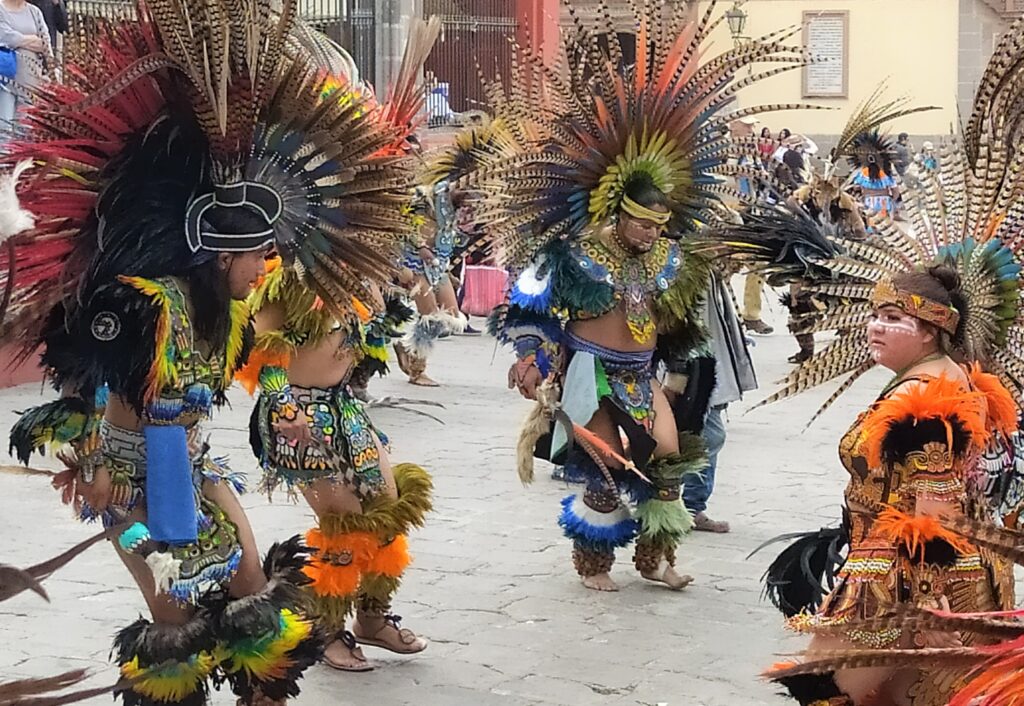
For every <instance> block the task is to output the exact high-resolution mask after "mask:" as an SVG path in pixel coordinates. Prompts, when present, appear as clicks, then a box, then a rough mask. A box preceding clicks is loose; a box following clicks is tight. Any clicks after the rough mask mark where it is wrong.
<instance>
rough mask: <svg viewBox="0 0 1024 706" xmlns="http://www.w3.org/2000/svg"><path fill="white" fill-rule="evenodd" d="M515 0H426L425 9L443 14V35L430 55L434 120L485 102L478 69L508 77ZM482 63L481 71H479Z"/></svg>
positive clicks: (428, 74) (428, 72) (440, 120)
mask: <svg viewBox="0 0 1024 706" xmlns="http://www.w3.org/2000/svg"><path fill="white" fill-rule="evenodd" d="M514 13H515V3H514V2H509V0H424V3H423V14H424V15H425V16H427V17H430V16H431V15H438V16H439V17H440V18H441V20H442V23H443V25H442V27H443V29H442V31H441V37H440V38H439V40H438V42H437V44H436V45H435V47H434V51H433V52H432V53H431V55H430V58H428V59H427V63H426V67H425V72H426V83H427V88H428V90H430V91H433V93H434V95H433V96H432V97H431V99H430V100H428V106H429V108H430V112H431V122H432V123H434V124H438V123H443V122H445V121H444V119H443V117H442V116H443V114H444V112H445V109H446V108H447V110H448V112H449V113H450V114H454V113H463V112H466V111H470V110H477V109H480V108H481V107H483V104H484V102H485V101H484V92H483V86H482V84H481V81H480V75H479V73H480V72H482V73H483V75H484V76H485V77H487V78H495V77H497V76H501V77H502V78H503V79H504V78H507V77H508V75H509V71H510V69H511V66H512V42H511V41H510V40H511V39H513V38H514V37H515V34H516V29H517V26H518V24H517V22H516V18H515V15H514ZM478 68H479V71H478Z"/></svg>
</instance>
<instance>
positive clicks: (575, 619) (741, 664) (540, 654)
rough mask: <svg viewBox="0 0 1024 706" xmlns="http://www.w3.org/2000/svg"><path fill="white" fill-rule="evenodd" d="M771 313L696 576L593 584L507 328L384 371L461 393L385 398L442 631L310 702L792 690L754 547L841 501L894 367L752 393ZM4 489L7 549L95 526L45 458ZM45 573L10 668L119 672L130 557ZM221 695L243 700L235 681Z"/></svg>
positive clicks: (429, 602) (409, 622)
mask: <svg viewBox="0 0 1024 706" xmlns="http://www.w3.org/2000/svg"><path fill="white" fill-rule="evenodd" d="M775 308H776V309H777V308H778V307H775ZM766 318H768V319H769V320H770V321H771V322H772V323H773V324H775V325H776V333H775V334H774V335H771V336H760V337H757V338H756V343H757V346H756V349H755V351H754V355H755V359H756V363H757V366H758V373H759V376H760V380H761V385H762V389H761V390H760V391H758V392H755V393H753V394H752V395H750V396H749V397H748V399H746V400H745V401H744V402H742V403H739V404H736V405H733V407H732V408H731V409H730V410H729V424H728V429H729V440H728V442H727V444H726V446H725V449H724V450H723V452H722V454H721V457H720V461H719V470H718V487H717V489H716V492H715V495H714V497H713V498H712V501H711V506H710V508H709V513H710V514H711V515H712V516H713V517H715V518H716V519H718V518H721V519H725V520H728V521H730V522H731V523H732V527H733V531H732V533H730V534H727V535H709V534H703V533H695V534H693V535H691V536H690V537H689V538H687V540H686V541H685V543H684V544H683V546H682V547H681V548H680V564H681V567H682V569H683V570H684V571H686V572H687V573H690V574H693V575H694V576H695V577H696V582H695V583H694V584H693V585H692V586H690V587H689V588H687V589H686V590H685V591H683V592H681V593H673V592H670V591H668V590H663V589H661V588H659V587H658V586H656V585H651V584H648V583H647V582H644V581H642V580H640V579H639V577H638V576H637V575H636V573H635V572H634V571H633V569H632V564H631V562H630V561H629V559H630V555H629V553H627V552H620V556H619V562H618V563H617V564H616V566H615V568H614V569H613V576H614V577H615V578H616V580H617V581H619V582H620V584H621V585H622V590H621V591H620V592H619V593H615V594H598V593H594V592H592V591H588V590H586V589H584V588H583V587H582V586H581V585H580V584H579V582H578V580H577V578H576V576H575V574H574V572H573V569H572V564H571V561H570V558H569V546H568V542H567V541H566V540H564V539H563V538H562V537H561V535H560V533H559V530H558V527H557V526H556V525H555V516H556V511H557V509H558V501H559V499H560V498H561V497H562V496H564V495H565V494H566V493H567V489H566V486H565V485H564V484H563V483H560V482H555V481H552V480H550V478H549V476H548V470H549V469H548V467H547V466H546V465H543V464H539V465H538V469H537V472H538V480H537V482H536V483H535V484H534V485H533V486H532V487H530V488H523V487H522V486H521V485H520V483H519V481H518V479H517V477H516V475H515V470H514V462H513V448H514V443H515V436H516V432H517V427H518V424H519V421H520V420H521V419H522V417H523V415H524V414H525V413H526V411H527V409H528V404H527V403H525V402H524V401H522V400H521V399H519V397H518V395H516V394H514V393H512V392H509V391H508V390H506V389H505V382H504V381H505V371H506V369H507V367H508V363H509V361H510V358H509V356H508V354H507V353H506V352H505V351H502V350H495V346H494V342H493V340H492V339H488V338H469V337H462V338H457V339H452V340H446V341H443V342H441V343H440V344H439V346H438V351H437V354H436V356H435V359H434V361H432V364H431V368H430V373H431V375H432V376H434V377H435V378H436V379H437V380H439V381H441V382H443V383H444V386H443V387H441V388H438V389H433V390H428V389H423V388H415V387H411V386H409V385H407V384H406V383H405V382H404V379H403V378H402V377H401V376H398V375H396V376H392V377H391V378H389V379H387V380H384V381H374V383H373V385H372V387H371V390H372V392H373V393H374V394H376V395H384V394H388V395H400V396H406V397H418V398H429V399H432V400H437V401H439V402H443V403H444V404H445V405H446V409H445V410H442V411H441V412H440V416H442V417H443V418H444V420H445V424H444V425H443V426H441V425H438V424H436V423H435V422H431V421H429V420H423V419H421V418H419V417H416V416H413V415H410V414H408V413H406V412H403V411H400V410H395V409H380V410H377V411H375V412H374V417H375V419H376V420H377V422H378V424H379V426H381V428H383V429H384V430H386V431H387V432H389V433H390V435H391V437H392V445H393V454H392V455H393V457H394V459H395V460H397V461H403V460H409V461H416V462H420V463H422V464H423V465H424V466H426V467H428V468H429V469H430V470H431V471H433V473H434V478H435V482H436V511H435V513H434V514H433V516H432V517H431V519H430V522H429V524H428V525H427V527H426V528H425V529H423V530H422V531H419V532H417V533H415V535H414V536H413V537H412V540H411V546H412V549H413V552H414V554H415V563H414V566H413V568H411V569H410V571H409V573H408V575H407V578H406V580H405V582H404V585H403V587H402V590H401V591H400V593H399V596H398V599H397V601H396V604H395V609H396V611H397V612H398V613H400V614H401V615H402V616H404V623H405V625H406V626H408V627H411V628H414V629H415V630H417V631H418V632H420V633H422V634H423V635H424V636H426V637H428V638H429V639H430V641H431V645H430V648H429V649H428V650H427V651H426V652H424V653H423V654H421V655H418V656H415V657H398V656H394V655H390V654H388V653H382V652H380V651H379V650H374V649H372V648H370V649H367V655H368V656H369V657H370V658H372V659H373V660H374V661H375V662H376V663H377V665H378V669H377V671H375V672H371V673H369V674H364V675H349V674H339V673H336V672H332V671H330V670H328V669H327V668H325V667H317V668H315V669H313V670H311V673H310V676H309V678H308V679H307V680H306V682H305V685H304V692H303V695H302V696H301V697H300V698H299V699H298V701H297V703H299V704H325V705H326V704H332V705H336V706H348V705H350V704H368V703H373V704H376V705H377V706H393V705H399V704H411V705H415V706H435V705H436V706H461V705H463V704H464V705H466V706H470V705H472V706H490V705H491V704H495V705H503V706H525V705H527V704H530V705H533V704H573V705H576V704H581V705H582V704H586V705H591V704H593V705H595V706H598V705H605V704H623V705H634V704H639V705H650V706H654V705H656V704H667V705H671V706H676V705H679V706H682V705H686V706H741V705H747V704H775V705H778V706H781V705H782V704H784V703H787V702H785V701H783V700H782V699H781V698H778V697H776V696H775V695H774V689H773V688H772V687H771V686H769V685H765V684H762V683H760V682H759V681H758V679H757V674H758V672H759V671H760V670H761V669H763V668H764V667H765V666H767V665H769V664H771V663H772V662H774V661H776V655H777V654H778V653H780V652H786V651H793V650H796V649H798V648H799V646H800V644H801V640H800V639H799V638H795V637H791V636H786V635H785V634H784V632H783V630H782V628H781V625H780V619H779V616H778V614H777V613H776V612H774V609H772V608H771V607H770V606H769V605H766V604H765V603H762V602H761V601H760V599H759V594H760V586H759V582H758V579H759V577H760V575H761V572H762V571H763V570H764V567H765V566H766V565H767V563H768V562H769V560H770V558H771V556H772V553H771V552H770V551H767V552H765V553H763V554H761V555H758V556H755V557H754V558H752V559H749V560H748V559H746V556H747V554H748V553H749V552H750V551H751V550H752V549H753V548H754V547H756V546H757V545H758V544H760V543H761V542H762V541H763V540H765V539H767V538H769V537H772V536H774V535H776V534H780V533H782V532H788V531H795V530H807V529H815V528H817V527H820V526H822V525H824V524H831V523H833V522H835V521H836V520H837V519H838V517H839V507H840V502H841V490H842V487H843V484H844V478H843V471H842V469H841V467H840V466H839V463H838V460H837V457H836V450H835V447H836V443H837V441H838V438H839V436H840V434H841V433H842V432H843V431H844V430H845V428H846V426H847V425H848V424H849V423H850V421H851V420H852V418H853V417H854V415H855V414H856V413H857V411H858V410H859V409H860V408H861V406H862V405H863V404H864V403H866V402H867V401H868V400H869V399H870V398H871V396H872V395H873V393H874V392H875V391H876V390H878V389H879V388H880V387H881V385H882V384H883V383H884V381H885V379H886V378H885V376H884V374H882V373H879V374H877V375H875V376H873V377H871V376H869V378H868V379H866V380H864V381H863V383H862V384H858V385H857V387H856V388H855V390H853V391H852V392H850V393H848V394H847V395H844V397H843V398H842V399H841V400H840V402H839V403H838V404H836V405H835V406H834V407H833V408H832V409H831V410H830V411H829V412H827V413H826V414H825V415H824V416H823V417H822V418H821V419H819V420H818V421H817V422H816V423H815V425H814V426H813V427H811V428H810V429H809V430H807V431H806V432H804V431H803V427H804V425H805V423H806V421H807V420H808V419H809V418H810V416H811V414H812V412H813V411H814V409H816V406H817V405H818V404H819V403H820V402H821V401H822V400H823V399H824V398H825V396H826V393H827V392H828V391H826V390H823V391H821V393H820V394H808V395H807V396H806V397H804V398H798V399H797V400H792V401H788V402H783V403H779V404H776V405H773V406H769V407H765V408H761V409H758V410H754V411H751V412H749V413H747V410H748V409H749V408H750V407H752V406H753V405H754V404H755V403H756V402H757V401H759V400H761V399H763V398H764V397H765V396H766V394H767V391H768V390H769V389H770V388H771V383H772V381H774V380H776V379H777V378H779V377H781V375H782V374H783V373H784V372H785V371H786V370H787V369H788V366H787V365H786V363H785V358H786V356H788V355H790V354H791V353H793V352H795V350H796V344H795V342H794V341H793V340H792V339H791V338H790V337H789V336H788V335H787V334H786V333H785V320H784V316H783V314H782V312H780V311H771V312H768V313H767V314H766ZM41 399H42V397H40V392H39V386H38V385H23V386H21V387H18V388H14V389H10V390H3V391H0V429H2V431H3V434H5V435H6V433H7V431H8V429H9V426H10V424H11V423H12V421H13V420H14V419H15V414H14V412H15V410H19V409H23V408H24V407H26V406H30V405H32V404H36V403H38V401H40V400H41ZM231 400H232V402H233V405H234V406H233V407H232V408H230V409H226V410H225V411H223V412H222V413H220V414H219V415H218V416H217V417H216V418H215V420H214V421H213V423H212V424H211V425H210V430H211V432H212V435H213V445H214V447H215V450H216V451H217V452H227V453H229V454H230V455H231V458H232V460H233V466H234V467H235V468H236V469H242V470H246V471H248V472H250V473H255V467H254V462H253V460H252V456H251V454H250V452H249V451H248V448H247V442H246V431H245V429H246V424H247V419H248V413H249V410H250V401H249V400H248V399H247V398H246V397H245V395H244V393H242V392H240V391H237V390H236V391H234V394H232V395H231ZM0 462H2V463H12V462H13V461H12V460H10V459H9V458H3V459H2V460H0ZM0 498H2V501H0V512H2V515H0V516H2V518H3V522H4V528H5V529H4V534H3V537H4V540H5V541H4V546H3V549H2V551H0V560H2V561H3V562H7V563H14V564H27V563H29V562H31V561H33V560H34V559H36V558H37V557H40V556H42V555H50V554H53V553H55V552H56V551H58V550H59V549H61V548H63V547H66V546H69V545H71V544H72V543H73V542H75V541H77V540H79V539H81V538H84V537H85V536H87V535H88V534H90V533H91V532H92V529H90V528H86V527H83V526H80V525H79V524H77V523H76V522H75V521H73V520H72V519H71V518H70V516H69V513H68V512H67V510H66V509H63V508H61V507H60V506H59V504H58V501H57V498H56V497H55V494H54V493H53V491H52V490H50V489H49V486H48V484H47V482H46V480H45V479H44V478H40V477H32V476H15V475H10V474H0ZM244 504H245V506H246V508H247V509H248V510H249V516H250V518H251V519H252V522H253V524H254V525H255V528H256V533H257V537H258V539H259V541H260V545H261V546H262V547H263V548H266V547H267V546H268V545H269V544H270V542H271V541H273V540H274V539H277V538H283V537H286V536H289V535H291V534H294V533H296V532H299V531H304V530H305V529H306V528H308V527H309V526H310V524H311V513H310V512H309V511H308V510H307V509H306V508H305V507H303V506H297V505H292V504H290V503H288V502H286V501H285V499H284V498H283V497H280V498H277V499H276V502H275V503H274V504H268V503H267V502H266V500H265V499H264V498H262V497H258V496H255V495H250V496H246V498H245V499H244ZM47 588H48V589H49V592H50V596H51V599H52V603H51V604H49V605H47V604H45V603H44V602H42V601H41V600H40V599H39V598H38V597H37V596H35V595H27V594H25V595H22V596H19V597H18V598H16V599H14V600H11V601H9V602H7V603H4V604H2V606H0V621H2V624H3V628H2V632H0V635H2V637H3V639H2V641H0V676H2V677H3V678H11V677H21V676H37V675H44V674H53V673H56V672H57V671H59V670H64V669H69V668H74V667H79V666H87V667H90V668H95V670H96V672H97V674H96V676H95V677H94V678H93V683H97V684H99V683H102V682H104V681H107V682H109V681H110V680H111V679H113V678H114V674H115V672H114V670H113V669H112V668H110V667H109V666H108V664H107V653H108V650H109V646H110V640H111V636H112V634H113V632H114V631H115V630H116V629H118V628H119V627H122V626H124V625H126V624H127V623H128V622H130V621H131V620H132V619H134V617H135V616H136V615H137V614H138V613H139V612H140V611H142V610H143V609H144V606H143V604H142V601H141V599H140V598H139V596H138V595H137V593H136V592H135V590H134V589H133V586H132V584H131V581H130V578H129V576H128V574H127V572H126V571H125V570H124V569H123V568H122V566H121V565H120V563H119V562H118V561H117V559H116V557H115V556H114V553H113V551H111V550H110V549H109V548H107V547H103V546H101V547H96V548H94V549H92V550H90V552H89V553H88V554H87V555H86V556H85V557H82V558H81V559H79V560H78V561H77V562H76V563H74V564H72V565H71V566H69V567H67V568H65V569H63V570H61V571H60V572H59V573H58V574H57V575H55V576H54V577H53V578H51V579H50V580H49V581H48V582H47ZM96 701H97V702H104V703H105V702H106V699H102V700H100V699H97V700H96ZM214 703H216V704H228V703H231V701H230V699H229V698H228V695H227V694H224V693H221V694H218V695H216V696H215V697H214Z"/></svg>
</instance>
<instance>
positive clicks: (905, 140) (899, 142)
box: [892, 132, 913, 178]
mask: <svg viewBox="0 0 1024 706" xmlns="http://www.w3.org/2000/svg"><path fill="white" fill-rule="evenodd" d="M893 152H895V156H894V157H893V160H892V166H893V167H894V168H895V169H896V173H897V174H899V175H900V177H901V178H902V177H903V175H904V174H906V173H907V167H909V166H910V161H911V155H912V154H913V147H911V145H910V135H908V134H907V133H905V132H901V133H900V134H899V136H898V137H897V138H896V147H895V148H893Z"/></svg>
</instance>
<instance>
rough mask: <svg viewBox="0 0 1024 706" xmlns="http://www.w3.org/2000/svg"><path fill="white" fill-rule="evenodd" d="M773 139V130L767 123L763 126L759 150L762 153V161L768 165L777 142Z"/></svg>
mask: <svg viewBox="0 0 1024 706" xmlns="http://www.w3.org/2000/svg"><path fill="white" fill-rule="evenodd" d="M771 140H772V131H771V130H770V129H769V128H768V126H767V125H766V126H765V127H763V128H761V144H759V145H758V146H757V151H758V152H760V153H761V161H762V162H764V163H765V164H766V165H767V164H768V163H769V162H771V161H772V154H773V153H774V152H775V143H774V142H772V141H771Z"/></svg>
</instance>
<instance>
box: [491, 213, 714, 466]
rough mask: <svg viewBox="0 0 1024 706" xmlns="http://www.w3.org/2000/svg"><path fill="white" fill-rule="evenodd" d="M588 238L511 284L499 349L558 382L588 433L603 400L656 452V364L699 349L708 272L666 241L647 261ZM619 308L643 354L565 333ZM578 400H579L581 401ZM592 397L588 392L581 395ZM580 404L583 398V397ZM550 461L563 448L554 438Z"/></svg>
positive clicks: (595, 235) (549, 251)
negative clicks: (506, 349) (503, 347)
mask: <svg viewBox="0 0 1024 706" xmlns="http://www.w3.org/2000/svg"><path fill="white" fill-rule="evenodd" d="M602 236H607V233H602V232H601V231H598V230H592V231H590V232H589V233H588V234H587V236H585V237H584V238H581V239H580V240H578V241H575V242H566V241H556V242H554V243H552V244H550V245H549V246H547V247H546V248H545V249H544V250H542V251H541V253H540V254H539V255H538V256H537V258H535V260H534V262H533V263H532V264H531V265H530V266H529V267H527V268H526V269H525V270H524V271H523V272H522V273H521V274H520V275H519V277H518V278H517V279H516V282H515V284H514V286H513V287H512V289H511V291H510V293H509V297H508V301H507V303H506V305H504V306H502V307H499V308H498V310H496V311H495V313H494V314H493V315H492V318H491V322H490V327H491V330H492V332H493V333H494V334H495V335H497V336H498V338H499V340H501V341H502V342H505V343H509V344H511V345H513V346H514V348H515V351H516V355H517V356H518V357H519V358H520V359H522V360H533V361H535V363H536V365H537V367H538V368H539V370H540V372H541V374H542V375H544V376H545V377H547V376H548V375H549V374H551V373H552V372H554V373H556V374H560V375H561V376H562V378H563V385H562V389H563V395H562V402H563V407H565V408H566V411H567V412H568V413H569V415H570V417H571V418H572V419H573V421H576V422H578V423H580V424H586V422H587V421H589V419H590V416H592V414H593V413H594V412H595V411H596V410H597V406H598V404H599V403H600V401H601V400H605V399H606V400H608V401H610V402H611V403H612V405H613V408H614V409H615V410H617V414H618V412H621V414H618V418H617V421H618V422H620V423H621V424H623V425H624V427H626V431H627V433H630V432H631V429H630V428H629V427H631V426H634V425H635V426H639V427H640V429H642V430H643V432H645V433H644V434H643V435H644V436H646V437H648V439H647V440H646V441H642V440H640V438H639V437H637V438H636V439H634V442H635V443H638V444H640V445H641V446H649V448H648V449H647V451H646V452H645V453H644V454H641V455H646V454H647V453H650V452H652V451H653V445H652V444H651V440H650V436H651V434H650V432H651V430H652V428H653V423H654V414H653V403H652V399H653V397H652V394H653V393H652V390H651V380H652V376H653V358H654V356H655V355H658V356H659V357H661V358H662V359H665V360H678V359H682V358H686V357H687V356H689V355H690V354H692V352H693V351H694V350H696V349H698V348H699V347H700V346H701V344H702V343H703V341H704V331H703V323H702V321H701V320H700V307H699V305H698V304H699V302H700V299H701V297H702V296H703V294H704V292H705V291H706V286H707V273H708V270H707V267H706V264H705V263H704V262H703V261H702V260H701V259H699V258H698V257H697V256H695V255H693V254H689V253H684V250H683V248H682V247H681V246H680V245H679V244H678V243H676V242H674V241H672V240H669V239H667V238H659V239H658V240H657V241H656V242H655V243H654V245H653V247H652V248H651V249H650V250H649V251H648V252H646V253H643V254H639V255H629V254H627V253H625V252H624V251H622V250H620V249H619V248H617V247H615V246H614V245H609V244H607V242H606V237H602ZM619 307H621V308H622V310H623V311H624V313H625V315H626V325H627V327H628V328H629V332H630V335H631V336H632V338H633V339H634V340H635V341H637V342H638V343H641V344H644V343H647V344H650V350H648V351H639V352H633V351H613V350H611V349H608V348H605V347H603V346H599V345H597V344H596V343H594V342H592V341H587V340H585V339H583V338H581V337H579V336H577V335H575V334H574V333H573V332H572V331H571V330H567V325H568V324H571V323H572V322H574V321H585V320H588V319H596V318H599V317H601V316H604V315H606V314H608V313H610V312H612V311H614V310H615V309H616V308H619ZM581 391H582V392H581ZM587 391H590V392H587ZM581 395H582V396H581ZM555 434H556V438H555V443H554V448H553V449H552V451H553V452H557V450H558V449H559V448H560V447H561V446H562V445H563V442H564V437H563V436H561V432H560V431H559V429H558V428H556V430H555Z"/></svg>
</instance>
